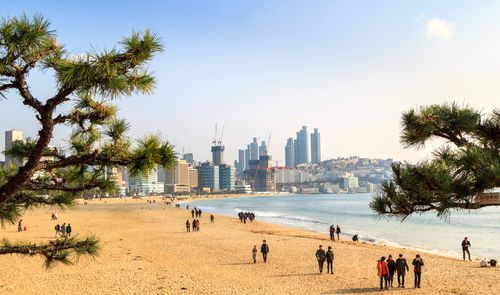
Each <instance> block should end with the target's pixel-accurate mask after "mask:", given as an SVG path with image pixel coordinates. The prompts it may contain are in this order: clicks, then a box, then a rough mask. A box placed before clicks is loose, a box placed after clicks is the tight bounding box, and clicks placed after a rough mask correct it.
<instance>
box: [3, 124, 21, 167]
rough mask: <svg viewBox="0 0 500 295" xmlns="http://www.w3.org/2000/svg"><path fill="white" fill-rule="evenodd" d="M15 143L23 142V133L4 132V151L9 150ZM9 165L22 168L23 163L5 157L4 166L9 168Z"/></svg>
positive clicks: (17, 131) (14, 131) (19, 131)
mask: <svg viewBox="0 0 500 295" xmlns="http://www.w3.org/2000/svg"><path fill="white" fill-rule="evenodd" d="M16 141H23V132H22V131H21V130H9V131H5V150H8V149H10V148H11V147H12V145H13V144H14V142H16ZM10 164H13V165H14V166H16V167H21V166H23V161H22V160H19V159H14V158H11V157H9V156H7V155H5V165H7V167H9V165H10Z"/></svg>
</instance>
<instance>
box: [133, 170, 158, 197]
mask: <svg viewBox="0 0 500 295" xmlns="http://www.w3.org/2000/svg"><path fill="white" fill-rule="evenodd" d="M164 189H165V188H164V185H163V182H161V181H158V170H157V169H155V170H153V171H151V172H150V173H149V174H147V175H139V176H136V177H131V178H130V192H133V193H143V194H146V195H149V194H163V193H164Z"/></svg>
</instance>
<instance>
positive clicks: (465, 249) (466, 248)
mask: <svg viewBox="0 0 500 295" xmlns="http://www.w3.org/2000/svg"><path fill="white" fill-rule="evenodd" d="M470 246H471V245H470V241H469V239H467V237H465V238H464V240H463V241H462V253H463V254H464V261H465V252H467V255H469V261H472V260H471V259H470V252H469V248H470Z"/></svg>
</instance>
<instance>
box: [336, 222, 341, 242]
mask: <svg viewBox="0 0 500 295" xmlns="http://www.w3.org/2000/svg"><path fill="white" fill-rule="evenodd" d="M336 232H337V240H339V241H340V233H341V231H340V226H339V225H338V224H337V230H336Z"/></svg>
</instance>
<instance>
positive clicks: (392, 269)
mask: <svg viewBox="0 0 500 295" xmlns="http://www.w3.org/2000/svg"><path fill="white" fill-rule="evenodd" d="M387 268H388V269H389V276H387V280H388V281H389V286H390V287H394V286H393V283H394V272H395V271H396V262H395V261H394V259H392V255H389V256H388V257H387Z"/></svg>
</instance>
